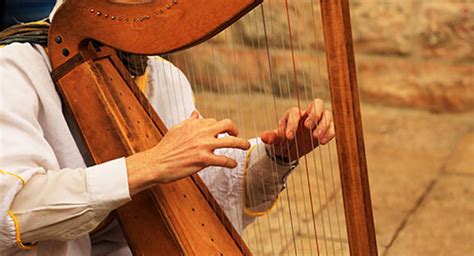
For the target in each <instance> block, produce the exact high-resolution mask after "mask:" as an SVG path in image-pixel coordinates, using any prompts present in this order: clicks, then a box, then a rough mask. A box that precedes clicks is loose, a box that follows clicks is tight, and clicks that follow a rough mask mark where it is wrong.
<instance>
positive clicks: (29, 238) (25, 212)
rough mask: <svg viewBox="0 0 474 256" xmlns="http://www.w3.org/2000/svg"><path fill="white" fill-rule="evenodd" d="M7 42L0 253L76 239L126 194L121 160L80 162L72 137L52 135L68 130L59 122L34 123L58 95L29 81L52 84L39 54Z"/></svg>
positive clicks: (0, 128)
mask: <svg viewBox="0 0 474 256" xmlns="http://www.w3.org/2000/svg"><path fill="white" fill-rule="evenodd" d="M14 48H15V47H14V46H12V47H10V48H9V49H8V50H9V51H8V50H7V49H5V48H4V49H1V50H2V52H1V54H0V64H1V65H0V77H1V83H0V170H1V172H0V254H2V251H5V250H12V248H15V247H16V246H18V245H20V246H19V247H21V242H22V243H36V242H41V241H45V240H72V239H75V238H78V237H80V236H82V235H84V234H87V233H88V232H90V231H92V230H93V229H94V228H95V227H96V226H97V225H98V224H99V223H100V222H101V221H102V220H103V219H104V218H105V217H106V216H107V215H108V214H109V213H110V212H111V211H112V210H114V209H115V208H117V207H119V206H120V205H121V204H124V203H125V202H127V201H129V200H130V195H129V188H128V178H127V170H126V164H125V159H123V158H121V159H116V160H113V161H109V162H106V163H103V164H100V165H96V166H93V167H90V168H86V167H85V165H84V163H83V161H82V158H81V157H80V154H79V152H78V150H77V146H76V145H75V144H74V141H73V140H72V136H71V138H70V139H68V140H62V139H60V138H64V134H68V131H64V129H68V128H67V125H66V124H65V122H63V123H60V124H59V125H57V126H56V125H55V128H54V127H46V128H45V127H44V126H43V125H42V124H41V122H40V119H41V118H45V115H47V116H48V118H50V119H49V120H52V119H51V117H52V115H57V116H58V117H61V118H63V117H62V112H61V105H60V102H59V99H58V98H57V95H53V94H51V95H50V94H46V95H45V94H43V95H42V96H43V97H42V100H40V97H39V92H38V91H37V89H36V87H35V86H34V84H35V83H36V85H42V86H45V87H46V86H53V85H52V82H51V81H50V78H49V71H48V70H47V68H46V65H45V64H44V62H43V60H42V58H41V56H39V55H38V56H37V55H35V54H34V52H33V51H29V52H28V54H23V55H20V56H16V55H15V54H14V53H12V52H11V51H12V49H14ZM23 48H25V47H23ZM20 53H21V52H20ZM17 54H18V53H17ZM28 63H36V65H37V66H36V69H33V70H30V69H29V68H28V67H30V66H29V65H30V64H28ZM35 72H36V73H35ZM48 79H49V80H48ZM52 88H54V87H52ZM53 96H54V97H53ZM55 97H56V98H55ZM45 101H49V102H45ZM47 107H48V111H45V108H47ZM40 113H43V114H40ZM45 113H46V114H45ZM58 120H59V119H58ZM50 123H53V124H54V122H50ZM52 128H54V129H52ZM46 133H48V134H49V135H50V136H49V140H48V139H46V137H45V134H46ZM54 133H56V134H57V136H56V135H55V134H54ZM51 134H52V135H51ZM51 140H52V141H54V142H55V143H56V146H57V147H56V148H53V147H52V146H51V144H50V141H51ZM58 150H61V152H62V154H63V155H66V157H63V159H62V160H63V162H60V160H59V159H58V157H57V153H58ZM68 155H69V156H70V157H69V159H67V158H68V157H67V156H68ZM65 159H66V161H64V160H65ZM71 159H75V160H78V159H79V160H78V161H72V160H71ZM69 160H71V161H69ZM65 162H66V164H65ZM73 162H76V164H71V165H69V164H68V163H73ZM63 166H68V167H73V168H62V167H63ZM76 167H77V168H76Z"/></svg>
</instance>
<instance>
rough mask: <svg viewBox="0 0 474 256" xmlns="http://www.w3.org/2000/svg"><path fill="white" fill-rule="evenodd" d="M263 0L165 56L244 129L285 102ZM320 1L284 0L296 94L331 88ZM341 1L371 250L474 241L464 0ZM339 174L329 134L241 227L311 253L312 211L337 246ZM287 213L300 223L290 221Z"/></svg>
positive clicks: (280, 248)
mask: <svg viewBox="0 0 474 256" xmlns="http://www.w3.org/2000/svg"><path fill="white" fill-rule="evenodd" d="M267 2H270V3H271V5H268V3H267V4H266V6H265V13H266V15H265V17H266V20H267V24H266V26H267V31H266V36H265V32H264V30H263V29H262V27H263V24H262V19H261V16H260V15H261V12H260V10H257V11H255V12H253V13H251V14H250V15H248V16H247V17H246V18H245V19H244V20H242V21H240V22H238V23H237V24H236V25H234V26H232V28H231V29H229V30H227V31H226V32H224V33H222V34H221V35H219V36H218V37H216V38H215V39H213V40H211V41H210V42H207V43H205V44H203V45H201V46H198V47H197V48H194V49H191V50H187V51H185V52H182V53H178V54H173V55H171V56H168V57H169V59H171V60H172V61H173V62H174V63H175V64H176V65H178V66H179V67H180V68H181V69H182V70H183V71H184V72H185V73H186V74H187V75H188V77H189V80H190V82H191V83H192V85H193V87H194V91H195V94H196V100H197V105H198V108H199V109H200V111H201V112H202V113H203V114H204V115H205V116H212V117H217V118H224V117H231V118H232V119H233V120H234V121H236V122H237V123H238V125H239V126H240V127H241V131H242V133H243V136H245V137H248V138H252V137H256V136H258V135H259V132H260V131H262V130H264V129H268V128H273V126H274V125H273V124H274V123H275V115H279V114H281V113H282V112H283V111H284V110H285V109H286V108H288V107H290V106H294V105H295V103H296V101H295V95H294V92H292V87H290V86H288V85H291V84H294V82H295V81H294V80H295V78H294V74H293V67H292V57H291V52H290V50H289V45H288V44H287V43H286V42H287V40H285V39H286V38H287V33H288V28H287V23H286V13H285V12H281V10H283V8H284V7H283V6H282V5H283V3H284V2H283V1H282V0H271V1H267ZM317 2H318V1H311V0H296V1H290V9H289V11H290V16H291V17H292V18H291V19H293V22H294V24H295V25H294V26H293V41H294V47H295V58H296V60H297V72H296V77H297V80H298V81H299V83H300V86H299V90H300V92H299V93H300V95H301V97H302V102H305V101H308V100H309V99H310V98H313V97H322V98H323V99H325V100H329V92H328V89H327V75H325V74H326V64H325V53H324V43H323V37H322V30H321V24H320V13H319V9H318V5H317ZM1 3H2V6H1V7H2V8H1V11H2V12H3V13H2V19H1V20H2V27H5V26H7V25H9V24H12V23H14V22H17V21H30V20H37V19H39V18H41V17H46V16H47V15H48V13H49V10H50V9H51V8H52V6H53V4H54V1H32V0H30V1H26V0H23V1H18V0H15V1H2V2H1ZM279 10H280V11H279ZM351 15H352V30H353V39H354V42H355V52H356V61H357V71H358V80H359V87H360V95H361V98H362V115H363V123H364V135H365V143H366V150H367V158H368V167H369V176H370V177H369V179H370V185H371V194H372V202H373V209H374V217H375V225H376V232H377V242H378V248H379V254H380V255H473V252H474V203H473V198H474V160H473V159H474V90H473V82H474V3H473V1H471V0H403V1H398V0H383V1H382V0H380V1H375V0H373V1H371V0H366V1H362V0H352V1H351ZM266 40H268V45H269V47H270V49H269V52H270V60H268V56H267V54H266V53H267V49H266V48H265V43H266ZM269 62H270V63H271V65H272V66H273V70H272V74H273V78H271V79H270V78H268V77H269V76H268V72H269V71H268V63H269ZM248 67H251V68H250V69H249V68H248ZM275 98H276V99H278V102H279V103H278V105H274V104H273V100H274V99H275ZM304 104H306V103H304ZM307 167H308V168H310V169H315V173H314V174H312V175H314V176H315V177H316V178H317V180H313V181H311V182H314V184H313V186H314V187H315V188H316V187H317V188H318V191H317V192H318V193H317V195H318V196H319V197H318V196H314V197H315V198H314V202H310V203H311V204H313V203H314V206H315V207H316V208H317V209H318V211H317V219H316V220H314V219H311V218H308V216H305V213H306V211H305V209H306V208H308V207H309V205H308V204H307V203H308V192H309V191H303V192H299V190H298V188H300V187H302V184H304V183H305V182H306V181H305V180H304V179H305V174H304V173H305V169H306V168H307ZM338 184H339V183H338V173H337V155H336V154H335V146H334V144H330V145H328V146H325V147H320V149H318V151H316V153H315V154H313V156H310V159H309V161H308V163H302V164H301V165H300V168H299V169H297V170H295V172H294V174H293V175H292V176H291V178H290V180H289V184H288V188H287V191H288V192H286V193H287V194H284V195H283V196H282V198H281V199H280V201H279V203H278V204H277V206H276V207H275V209H274V210H273V211H272V212H270V213H269V214H268V215H267V216H265V217H263V218H260V219H259V220H258V221H257V222H255V223H254V224H252V226H251V227H250V228H249V229H248V230H247V231H246V233H245V238H246V240H247V241H248V242H249V244H250V246H251V247H252V249H253V250H254V251H255V252H256V254H262V255H263V254H266V255H287V254H294V252H295V251H298V252H299V253H300V254H303V255H314V254H316V253H315V249H314V248H313V245H312V244H311V242H308V241H311V240H314V234H312V232H311V230H310V229H311V228H307V225H309V226H312V225H311V224H314V223H316V225H317V228H318V230H323V231H324V232H325V234H324V237H318V240H319V241H320V247H321V251H324V252H321V253H322V255H326V254H333V253H335V254H347V253H348V251H347V239H346V237H345V235H344V228H342V232H341V231H340V230H341V225H342V227H343V223H342V224H341V225H340V224H339V222H340V221H341V222H343V216H342V209H341V207H342V206H341V202H342V199H341V195H340V190H339V189H338V186H339V185H338ZM321 195H322V196H321ZM294 199H296V200H294ZM295 201H296V202H299V205H293V206H292V207H293V209H296V211H295V212H293V215H292V216H288V207H287V206H286V205H288V202H295ZM337 205H339V208H338V206H337ZM290 207H291V206H290ZM298 213H300V214H301V215H300V216H296V214H298ZM290 215H291V214H290ZM331 217H332V218H331ZM284 218H298V219H299V220H298V221H299V222H300V223H302V224H301V225H296V226H293V225H292V226H291V227H290V226H289V224H288V222H285V221H283V220H282V219H284ZM296 222H297V221H296ZM305 225H306V226H305ZM282 229H288V230H292V231H287V232H293V233H294V234H295V235H296V236H297V237H298V239H297V240H291V239H288V238H285V236H286V234H287V233H284V234H283V233H281V231H280V230H282ZM253 241H260V242H261V241H266V243H263V245H262V243H259V244H253ZM295 249H296V250H295Z"/></svg>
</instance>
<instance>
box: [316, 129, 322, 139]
mask: <svg viewBox="0 0 474 256" xmlns="http://www.w3.org/2000/svg"><path fill="white" fill-rule="evenodd" d="M316 135H318V138H320V137H321V135H323V131H321V129H317V130H316Z"/></svg>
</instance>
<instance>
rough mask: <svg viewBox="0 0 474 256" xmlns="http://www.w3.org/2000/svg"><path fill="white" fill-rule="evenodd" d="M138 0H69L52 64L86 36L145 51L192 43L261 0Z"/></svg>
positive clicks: (53, 43)
mask: <svg viewBox="0 0 474 256" xmlns="http://www.w3.org/2000/svg"><path fill="white" fill-rule="evenodd" d="M134 2H135V3H134V4H124V3H117V2H113V1H105V0H102V1H96V0H74V1H66V2H65V3H64V4H63V5H62V6H61V7H60V8H59V10H58V11H57V13H56V15H55V16H54V20H53V24H52V26H51V29H50V35H49V37H50V40H49V45H48V47H49V49H50V53H49V55H50V59H51V62H52V66H53V69H55V68H57V67H59V66H60V65H61V64H63V63H64V62H66V61H67V60H68V59H69V58H70V57H72V56H75V55H76V54H77V53H79V51H80V48H81V45H82V43H83V42H84V40H85V39H94V40H95V41H98V42H101V43H103V44H105V45H108V46H110V47H113V48H115V49H118V50H122V51H126V52H130V53H135V54H145V55H158V54H164V53H169V52H173V51H177V50H181V49H184V48H187V47H191V46H193V45H196V44H198V43H200V42H203V41H205V40H207V39H209V38H211V37H212V36H214V35H215V34H217V33H218V32H220V31H222V30H223V29H224V28H226V27H227V26H229V25H230V24H232V23H233V22H234V21H236V20H237V19H238V18H240V17H241V16H242V15H244V14H245V13H247V12H248V11H250V10H251V9H253V8H254V7H255V6H256V5H258V4H259V3H261V2H262V0H225V1H222V0H175V1H173V0H151V1H145V2H143V1H142V2H141V1H134ZM64 52H67V53H68V54H67V56H64V55H63V53H64Z"/></svg>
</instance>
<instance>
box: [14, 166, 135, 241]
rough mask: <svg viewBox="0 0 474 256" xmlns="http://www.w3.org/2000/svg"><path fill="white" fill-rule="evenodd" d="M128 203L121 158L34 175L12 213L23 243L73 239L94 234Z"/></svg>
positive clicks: (125, 178) (124, 169)
mask: <svg viewBox="0 0 474 256" xmlns="http://www.w3.org/2000/svg"><path fill="white" fill-rule="evenodd" d="M129 200H130V196H129V191H128V180H127V171H126V165H125V160H124V159H123V158H121V159H117V160H113V161H110V162H106V163H103V164H100V165H96V166H93V167H90V168H78V169H62V170H60V171H46V172H45V173H43V174H37V175H34V176H33V177H32V178H31V179H30V180H29V181H28V182H27V183H26V185H25V186H24V187H23V189H22V190H21V191H20V192H19V193H18V194H17V195H16V197H15V199H14V201H13V204H12V205H11V211H12V212H13V214H14V215H15V217H16V220H17V221H18V222H19V226H20V228H21V230H20V231H21V238H22V240H23V241H24V242H37V241H42V240H51V239H54V240H72V239H75V238H77V237H79V236H81V235H84V234H87V233H88V232H90V231H92V230H93V229H94V228H95V227H96V226H97V225H98V224H99V223H100V222H101V221H102V220H103V219H104V218H105V217H106V216H107V215H108V214H109V213H110V211H112V210H113V209H115V208H117V207H119V206H120V205H122V204H124V203H125V202H127V201H129Z"/></svg>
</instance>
